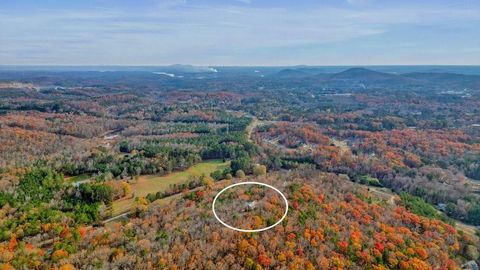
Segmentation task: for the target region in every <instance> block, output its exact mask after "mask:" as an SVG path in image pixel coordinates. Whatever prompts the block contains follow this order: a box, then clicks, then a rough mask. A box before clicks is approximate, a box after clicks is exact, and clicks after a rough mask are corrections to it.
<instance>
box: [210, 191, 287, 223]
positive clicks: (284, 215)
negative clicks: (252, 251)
mask: <svg viewBox="0 0 480 270" xmlns="http://www.w3.org/2000/svg"><path fill="white" fill-rule="evenodd" d="M241 185H261V186H265V187H269V188H271V189H273V190H275V191H276V192H277V193H279V194H280V195H281V196H282V198H283V200H284V201H285V213H284V214H283V216H282V218H281V219H280V220H279V221H277V222H276V223H275V224H273V225H270V226H268V227H265V228H262V229H255V230H245V229H239V228H236V227H233V226H230V225H228V224H227V223H225V222H223V221H222V220H221V219H220V218H219V217H218V216H217V213H216V212H215V202H216V201H217V199H218V197H219V196H220V194H222V193H223V192H225V191H226V190H227V189H230V188H233V187H236V186H241ZM212 211H213V215H214V216H215V218H216V219H217V220H218V221H219V222H220V223H222V224H223V225H224V226H225V227H227V228H229V229H232V230H235V231H239V232H262V231H266V230H268V229H271V228H273V227H275V226H277V225H278V224H280V222H282V221H283V220H284V219H285V217H286V216H287V214H288V201H287V198H286V197H285V195H283V193H282V192H281V191H280V190H278V189H277V188H276V187H273V186H271V185H268V184H265V183H260V182H240V183H236V184H232V185H229V186H227V187H226V188H224V189H222V190H220V192H218V193H217V195H216V196H215V198H214V199H213V202H212Z"/></svg>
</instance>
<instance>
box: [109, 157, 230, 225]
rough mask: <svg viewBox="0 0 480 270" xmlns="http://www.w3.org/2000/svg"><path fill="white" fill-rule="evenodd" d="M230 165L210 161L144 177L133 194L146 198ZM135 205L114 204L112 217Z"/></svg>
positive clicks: (127, 201) (124, 201)
mask: <svg viewBox="0 0 480 270" xmlns="http://www.w3.org/2000/svg"><path fill="white" fill-rule="evenodd" d="M229 165H230V162H229V161H227V162H222V161H221V160H209V161H205V162H202V163H199V164H196V165H194V166H192V167H190V168H188V169H187V170H185V171H182V172H174V173H171V174H168V175H165V176H156V175H143V176H140V177H139V179H138V180H137V181H136V182H135V183H133V184H132V192H133V193H134V194H135V197H145V196H147V194H149V193H156V192H158V191H165V190H167V189H168V188H169V187H170V185H173V184H181V183H186V182H188V181H189V180H190V179H191V177H199V176H201V175H202V174H205V175H207V176H209V175H210V173H212V172H214V171H216V170H223V169H225V168H227V167H228V166H229ZM133 205H134V198H128V199H121V200H117V201H114V202H113V204H112V216H116V215H119V214H122V213H124V212H127V211H129V210H130V209H131V208H132V207H133Z"/></svg>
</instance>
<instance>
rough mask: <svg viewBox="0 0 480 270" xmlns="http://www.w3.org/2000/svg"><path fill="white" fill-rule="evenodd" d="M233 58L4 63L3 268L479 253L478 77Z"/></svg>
mask: <svg viewBox="0 0 480 270" xmlns="http://www.w3.org/2000/svg"><path fill="white" fill-rule="evenodd" d="M219 70H220V72H215V73H212V72H205V71H202V72H186V73H182V74H180V75H179V74H177V75H178V76H176V77H168V76H159V74H155V73H154V72H150V71H142V72H140V71H135V72H133V71H117V72H95V71H89V72H80V71H77V72H74V71H69V72H67V71H64V72H57V71H1V72H0V269H63V270H67V269H136V268H146V269H459V268H460V267H461V265H462V264H464V263H466V262H467V261H470V263H471V262H475V261H477V262H478V260H479V253H478V248H480V244H479V238H478V235H479V234H480V233H479V232H477V227H476V226H480V201H479V196H480V109H478V108H480V76H478V75H461V74H449V73H441V75H439V74H440V73H438V74H435V73H428V72H423V73H422V72H415V73H402V74H393V73H383V72H379V71H372V70H367V69H362V68H353V69H346V70H343V71H340V72H335V73H325V72H323V71H322V70H321V69H319V70H315V69H314V68H312V69H308V70H305V69H303V68H288V69H274V68H272V69H262V70H261V72H254V70H248V69H247V70H244V69H241V70H240V69H239V70H236V69H234V68H231V69H228V68H225V69H224V70H223V71H222V69H219ZM257 71H258V70H257ZM257 73H262V74H257ZM263 73H265V74H263ZM259 75H262V76H259ZM243 181H258V182H262V183H267V184H270V185H272V186H275V187H276V188H278V189H279V190H280V191H281V192H282V193H283V194H285V196H286V198H287V200H288V215H287V216H286V218H285V219H284V220H283V221H282V222H281V223H280V224H279V225H277V226H275V227H274V228H272V229H270V230H267V231H264V232H258V233H242V232H237V231H233V230H231V229H229V228H226V227H224V226H223V225H222V224H220V223H219V222H218V221H217V220H216V219H215V218H214V217H213V213H212V211H211V204H212V200H213V198H214V197H215V195H216V194H217V193H218V192H219V191H220V190H221V189H223V188H225V187H226V186H228V185H229V184H233V183H239V182H243ZM278 195H279V194H278V193H275V192H273V193H271V190H270V191H268V190H265V189H262V188H247V187H246V186H243V188H236V189H235V190H234V189H232V190H230V191H229V192H226V193H224V194H222V196H221V197H220V198H219V201H218V207H219V215H220V216H221V218H222V220H224V221H227V223H228V224H231V225H234V226H238V227H242V228H249V229H258V228H264V227H267V226H270V225H272V224H274V223H275V222H276V220H278V219H279V218H280V217H281V216H282V214H283V211H284V209H285V205H284V202H283V199H282V198H280V197H279V196H278ZM234 212H236V213H237V214H232V213H234Z"/></svg>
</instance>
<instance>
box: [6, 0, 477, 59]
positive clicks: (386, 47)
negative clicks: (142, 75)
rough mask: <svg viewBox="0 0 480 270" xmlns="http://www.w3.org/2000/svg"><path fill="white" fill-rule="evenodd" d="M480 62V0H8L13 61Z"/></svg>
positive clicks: (8, 49) (9, 49)
mask: <svg viewBox="0 0 480 270" xmlns="http://www.w3.org/2000/svg"><path fill="white" fill-rule="evenodd" d="M175 63H182V64H195V65H398V64H400V65H414V64H415V65H419V64H433V65H440V64H449V65H479V64H480V0H449V1H446V0H424V1H418V0H417V1H413V0H323V1H322V0H316V1H314V0H305V1H302V0H296V1H295V0H290V1H287V0H277V1H274V0H268V1H267V0H223V1H222V0H130V1H129V0H42V1H39V0H1V1H0V64H3V65H32V64H33V65H42V64H49V65H168V64H175Z"/></svg>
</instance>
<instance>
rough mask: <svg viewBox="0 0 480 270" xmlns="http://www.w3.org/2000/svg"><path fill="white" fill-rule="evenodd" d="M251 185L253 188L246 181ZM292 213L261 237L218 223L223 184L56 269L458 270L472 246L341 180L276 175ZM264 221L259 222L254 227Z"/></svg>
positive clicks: (98, 241) (92, 243) (86, 246)
mask: <svg viewBox="0 0 480 270" xmlns="http://www.w3.org/2000/svg"><path fill="white" fill-rule="evenodd" d="M249 180H250V179H249ZM254 180H255V181H260V182H264V183H269V184H271V185H274V186H276V187H277V188H279V189H280V190H282V192H283V193H284V194H285V195H286V196H287V198H288V201H289V204H290V205H291V207H290V211H289V213H288V215H287V218H286V219H285V221H284V222H282V223H281V224H280V225H278V226H276V227H275V228H273V229H271V230H268V231H265V232H261V233H253V234H251V233H240V232H236V231H233V230H231V229H228V228H226V227H224V226H223V225H221V224H220V223H219V222H218V221H216V220H215V218H214V217H213V214H212V211H211V202H212V199H213V197H214V196H215V194H216V193H217V191H219V190H220V189H221V188H222V187H224V186H226V184H227V182H226V181H222V182H218V183H216V184H215V185H214V186H212V187H211V188H207V189H203V190H197V191H196V192H193V193H185V194H184V196H183V198H182V199H178V200H175V201H174V202H172V204H171V205H168V206H166V207H165V206H163V207H162V206H155V207H151V208H150V209H149V210H147V211H146V212H145V213H140V214H139V217H137V218H132V219H131V220H130V221H129V222H128V223H126V224H124V225H120V224H118V225H116V226H113V227H111V228H102V229H96V230H92V231H89V232H88V233H86V234H85V236H84V238H83V240H82V242H81V245H80V249H81V250H82V251H81V252H80V253H77V254H73V255H72V256H71V257H69V258H68V259H62V260H59V262H58V263H57V265H64V264H67V263H72V264H73V265H75V266H77V267H80V266H81V267H82V268H90V267H92V268H94V267H97V268H103V269H111V268H114V269H117V268H124V269H125V268H126V269H133V268H136V269H141V268H145V269H150V268H157V269H282V268H283V267H288V268H289V269H342V268H348V269H389V268H393V269H397V268H398V269H438V268H445V269H447V268H448V269H457V267H458V266H459V264H460V263H461V261H463V260H465V258H464V257H463V253H464V251H465V250H470V251H471V250H472V249H475V248H474V247H473V246H470V244H471V242H470V241H471V240H469V239H467V238H465V237H463V236H462V235H461V234H460V233H459V232H457V231H456V230H455V229H454V228H453V227H452V226H450V225H448V224H445V223H443V222H441V221H439V220H431V219H427V218H424V217H420V216H417V215H415V214H412V213H410V212H408V211H406V210H405V209H404V208H403V207H401V206H396V205H389V204H386V203H384V202H383V201H381V200H379V199H378V198H376V197H374V196H372V195H369V193H368V192H367V191H366V189H365V188H359V187H356V186H354V185H353V184H352V183H351V182H349V181H348V180H346V179H345V178H344V177H339V176H336V175H334V174H326V173H319V172H318V171H306V172H303V173H301V172H298V171H297V172H292V173H288V174H285V173H274V174H269V175H268V176H265V177H260V178H255V179H254ZM260 218H262V217H260Z"/></svg>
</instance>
